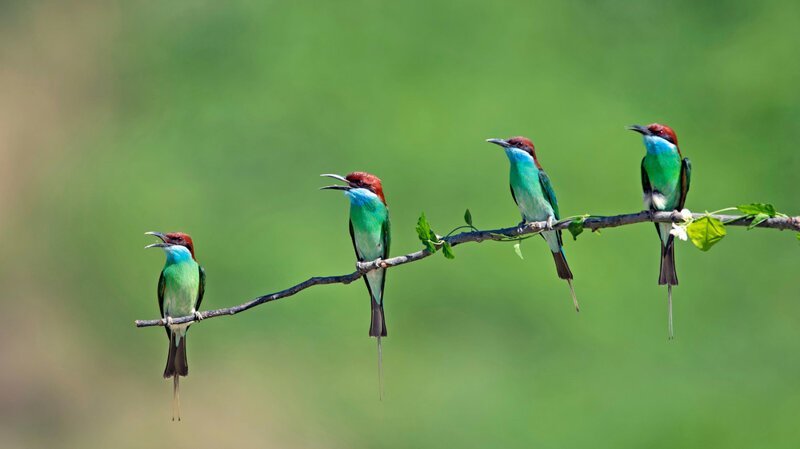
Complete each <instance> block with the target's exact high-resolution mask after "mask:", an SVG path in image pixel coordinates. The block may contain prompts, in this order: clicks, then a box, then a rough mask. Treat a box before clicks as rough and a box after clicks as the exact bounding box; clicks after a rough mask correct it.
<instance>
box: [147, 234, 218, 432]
mask: <svg viewBox="0 0 800 449" xmlns="http://www.w3.org/2000/svg"><path fill="white" fill-rule="evenodd" d="M145 234H146V235H152V236H155V237H157V238H158V239H160V240H161V241H160V242H158V243H153V244H151V245H147V246H145V249H147V248H161V249H163V250H164V253H165V254H166V256H167V261H166V264H165V265H164V268H163V269H162V270H161V275H160V276H159V278H158V290H157V293H158V308H159V309H160V310H161V317H162V318H163V319H164V322H165V323H166V326H165V329H166V331H167V337H168V338H169V352H168V353H167V366H166V368H164V378H165V379H168V378H170V377H172V379H173V383H172V385H173V389H172V420H173V421H174V420H175V418H176V417H177V419H178V421H180V420H181V403H180V376H187V375H188V374H189V364H188V362H187V360H186V332H187V331H188V329H189V324H190V323H185V324H172V319H173V318H177V317H182V316H187V315H194V316H195V319H196V320H198V321H199V320H201V319H202V318H203V317H202V315H200V313H199V312H198V311H197V310H198V309H199V308H200V302H201V301H202V300H203V294H204V293H205V286H206V272H205V270H203V267H201V266H200V265H199V264H198V263H197V260H196V259H195V257H194V243H193V242H192V238H191V237H189V235H187V234H184V233H182V232H171V233H168V234H162V233H160V232H146V233H145Z"/></svg>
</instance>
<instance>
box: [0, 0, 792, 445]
mask: <svg viewBox="0 0 800 449" xmlns="http://www.w3.org/2000/svg"><path fill="white" fill-rule="evenodd" d="M798 26H800V3H798V2H796V1H788V0H787V1H780V2H746V1H740V2H724V3H703V2H691V1H677V2H657V1H638V2H622V1H610V2H602V3H598V2H589V1H580V2H542V1H519V2H485V1H465V2H458V3H453V2H444V1H404V2H380V1H338V2H328V3H325V2H276V1H237V0H235V1H227V2H216V1H171V2H146V1H130V2H105V1H100V0H97V1H94V0H78V1H72V2H62V1H56V0H50V1H47V0H43V1H29V2H22V1H8V0H6V1H3V2H2V3H0V99H1V101H0V235H2V237H0V239H2V240H1V241H0V298H2V299H0V301H2V309H1V310H2V326H0V351H2V366H1V367H0V381H1V382H2V388H0V443H1V445H2V446H3V447H4V448H27V447H82V448H107V447H115V448H129V447H130V448H133V447H156V446H159V447H192V448H198V449H199V448H218V447H244V448H247V447H276V448H409V447H414V448H428V447H430V448H437V447H465V448H487V447H504V448H518V447H519V448H522V447H539V448H569V447H593V448H615V449H620V448H642V447H648V448H695V447H696V448H710V447H721V448H723V447H724V448H751V447H771V448H795V447H797V445H798V441H800V428H799V427H798V426H797V422H798V418H799V417H800V381H798V379H800V356H798V352H800V351H799V350H800V301H798V291H800V290H799V287H800V280H798V276H797V268H798V260H799V259H798V257H799V256H800V245H798V243H797V241H796V239H795V237H794V235H792V234H791V233H788V232H777V231H772V230H756V231H746V230H744V229H743V228H736V229H731V230H730V235H729V236H728V237H727V238H726V239H725V240H723V241H722V243H720V244H719V245H718V246H717V247H715V248H714V249H713V250H712V251H710V252H709V253H701V252H700V251H698V250H696V249H695V248H694V247H692V246H691V245H690V244H686V243H681V244H680V245H679V247H678V249H677V251H678V254H677V260H678V271H679V275H680V280H681V285H680V287H679V288H677V289H676V290H675V303H676V305H675V320H676V332H677V339H676V340H675V341H674V342H668V341H667V338H666V331H667V329H666V292H665V290H664V288H663V287H662V288H659V287H658V286H657V285H656V280H657V270H658V254H659V249H658V242H657V238H656V235H655V233H654V232H653V229H652V226H651V225H649V224H641V225H635V226H628V227H625V228H619V229H609V230H606V231H604V232H602V234H599V235H598V234H584V235H582V236H581V237H580V238H579V240H578V241H577V242H574V241H572V240H571V239H569V241H568V242H567V247H566V251H567V254H568V258H569V261H570V264H571V266H572V269H573V271H574V272H575V286H576V290H577V293H578V295H579V299H580V300H581V305H582V307H583V310H582V311H581V313H580V314H579V315H576V314H575V313H574V311H573V310H572V306H571V301H570V298H569V292H568V289H567V286H566V285H565V284H564V283H563V282H562V281H559V280H558V279H557V278H556V275H555V269H554V267H553V264H552V259H551V256H550V255H549V254H548V252H547V250H546V249H545V245H544V244H543V243H542V242H541V241H540V240H539V239H533V240H528V241H525V242H524V243H523V245H522V250H523V253H524V255H525V259H524V260H520V259H519V258H518V257H517V256H516V255H515V254H514V251H513V249H512V247H511V245H510V244H500V243H491V242H489V243H482V244H480V245H475V244H473V245H465V246H462V247H458V248H456V256H457V257H456V259H455V260H453V261H448V260H445V259H444V258H443V257H441V256H439V255H437V256H436V257H434V258H431V259H427V260H425V261H423V262H420V263H414V264H411V265H406V266H403V267H399V268H396V269H393V270H391V272H390V273H389V277H388V282H387V286H386V301H387V305H386V308H387V322H388V326H389V332H390V337H389V338H388V339H386V340H385V342H384V363H385V365H384V366H385V384H386V395H385V398H384V400H383V401H382V402H379V401H378V391H377V376H376V362H375V358H376V356H375V342H374V340H371V339H369V338H367V327H368V300H367V296H366V290H365V288H364V286H363V284H362V283H361V282H360V281H359V282H358V283H354V284H351V285H348V286H344V285H334V286H324V287H315V288H312V289H310V290H307V291H304V292H302V293H301V294H299V295H297V296H295V297H293V298H291V299H286V300H281V301H279V302H276V303H272V304H268V305H265V306H261V307H258V308H256V309H254V310H252V311H249V312H247V313H244V314H241V315H238V316H236V317H228V318H219V319H214V320H209V321H207V322H204V323H202V324H200V325H197V326H195V327H193V328H192V330H191V332H190V335H191V338H190V339H189V361H190V365H191V375H190V376H189V378H188V379H186V380H185V381H184V382H182V387H183V389H182V393H183V394H182V400H183V402H182V403H183V414H184V421H183V422H182V423H180V424H178V423H172V422H170V414H171V405H170V401H171V385H170V382H168V381H165V380H164V379H162V378H161V372H162V370H163V364H164V359H165V357H166V341H165V338H164V334H163V331H162V330H160V329H158V328H148V329H136V328H135V327H134V326H133V320H134V319H149V318H157V316H158V307H157V304H156V296H155V289H156V281H157V278H158V273H159V270H160V269H161V267H162V265H163V255H162V254H160V253H159V252H158V251H144V250H142V247H143V246H144V245H146V244H148V243H151V239H149V238H146V237H145V236H144V235H143V232H145V231H150V230H160V231H172V230H182V231H185V232H188V233H190V234H191V235H192V236H193V237H194V239H195V242H196V246H197V257H198V259H199V261H200V262H201V263H202V264H203V265H204V266H205V267H206V270H207V272H208V287H207V293H206V298H205V301H204V304H203V306H204V308H218V307H224V306H230V305H234V304H238V303H240V302H243V301H245V300H248V299H251V298H253V297H255V296H258V295H260V294H264V293H268V292H272V291H277V290H280V289H283V288H285V287H287V286H289V285H292V284H295V283H297V282H300V281H302V280H304V279H306V278H307V277H309V276H311V275H333V274H343V273H347V272H350V271H352V268H353V253H352V249H351V246H350V245H351V244H350V238H349V236H348V234H347V202H346V200H345V199H344V198H342V197H341V196H340V195H339V194H335V193H331V192H319V191H318V190H317V188H318V187H320V186H321V185H324V183H325V181H324V180H322V179H320V178H319V177H318V175H319V174H320V173H327V172H337V173H346V172H349V171H353V170H366V171H370V172H374V173H376V174H377V175H379V176H380V177H381V178H382V179H383V181H384V186H385V189H386V194H387V199H388V202H389V205H390V209H391V215H392V224H393V231H394V234H393V248H392V252H393V254H395V255H398V254H402V253H407V252H411V251H414V250H417V249H419V248H420V244H419V242H418V241H417V239H416V236H415V232H414V226H415V222H416V219H417V217H418V216H419V214H420V212H422V211H424V212H425V213H426V214H427V216H428V217H429V219H430V221H431V222H432V224H433V227H434V229H435V230H437V231H439V232H446V231H447V230H449V229H450V228H452V227H455V226H457V225H459V224H460V222H461V221H462V215H463V212H464V209H466V208H467V207H469V208H470V209H471V210H472V213H473V215H474V217H475V223H476V224H477V225H478V226H479V227H482V228H492V227H501V226H508V225H512V224H515V223H517V222H518V220H519V216H518V212H517V210H516V208H515V206H514V203H513V202H512V200H511V198H510V195H509V193H508V183H507V176H508V174H507V170H508V167H507V160H506V159H505V157H504V155H503V154H502V152H501V151H500V150H499V149H498V148H497V147H494V146H491V145H488V144H486V143H484V142H483V140H484V139H486V138H488V137H507V136H511V135H517V134H524V135H528V136H530V137H532V138H533V140H534V141H535V142H536V144H537V149H538V153H539V158H540V160H541V162H542V164H543V165H544V166H545V168H546V169H547V171H548V172H549V174H550V177H551V179H552V180H553V183H554V185H555V187H556V190H557V191H558V196H559V201H560V204H561V210H562V213H563V214H564V215H575V214H582V213H593V214H615V213H623V212H634V211H638V210H640V209H641V194H640V184H639V163H640V160H641V157H642V156H643V153H644V150H643V146H642V144H641V141H640V138H639V137H637V136H636V135H635V134H633V133H630V132H627V131H625V130H624V126H625V125H628V124H632V123H650V122H653V121H659V122H662V123H667V124H670V125H672V126H673V127H674V128H675V129H676V130H677V132H678V135H679V139H680V143H681V147H682V150H683V152H684V154H685V155H687V156H689V157H690V158H691V159H692V161H693V164H694V179H693V183H692V190H691V193H690V195H689V200H688V202H687V206H688V208H690V209H692V210H694V211H703V210H716V209H720V208H723V207H727V206H733V205H736V204H742V203H748V202H754V201H760V202H771V203H774V204H775V205H776V207H777V208H778V210H781V211H783V212H786V213H790V214H798V213H800V204H798V202H797V198H798V184H797V173H798V170H799V169H800V156H798V151H797V134H798V131H800V127H798V123H797V120H798V117H799V116H800V93H798V92H800V91H798V89H797V79H798V78H799V77H800V58H798V57H797V55H798V51H799V50H800V48H799V47H800V37H799V36H798V32H797V29H798Z"/></svg>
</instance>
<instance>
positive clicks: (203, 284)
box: [194, 265, 206, 310]
mask: <svg viewBox="0 0 800 449" xmlns="http://www.w3.org/2000/svg"><path fill="white" fill-rule="evenodd" d="M197 267H198V268H199V270H200V285H199V286H198V287H197V303H196V304H195V305H194V310H200V303H201V302H203V296H204V295H205V294H206V270H204V269H203V267H201V266H200V265H198V266H197Z"/></svg>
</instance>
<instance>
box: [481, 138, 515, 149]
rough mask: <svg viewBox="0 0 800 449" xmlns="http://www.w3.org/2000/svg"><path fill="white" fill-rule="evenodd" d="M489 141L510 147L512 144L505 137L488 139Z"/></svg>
mask: <svg viewBox="0 0 800 449" xmlns="http://www.w3.org/2000/svg"><path fill="white" fill-rule="evenodd" d="M486 141H487V142H489V143H493V144H495V145H500V146H501V147H503V148H507V147H510V146H511V144H510V143H508V142H506V141H505V140H504V139H486Z"/></svg>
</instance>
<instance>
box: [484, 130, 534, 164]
mask: <svg viewBox="0 0 800 449" xmlns="http://www.w3.org/2000/svg"><path fill="white" fill-rule="evenodd" d="M486 141H487V142H489V143H493V144H495V145H499V146H500V147H502V148H503V149H505V150H506V154H507V155H508V157H509V159H512V160H513V159H514V158H526V156H525V155H527V156H530V158H531V159H533V162H534V163H535V164H536V166H537V167H539V168H540V169H541V168H542V166H541V165H539V160H538V159H536V148H535V147H534V146H533V142H531V139H528V138H527V137H522V136H517V137H512V138H510V139H486Z"/></svg>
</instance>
